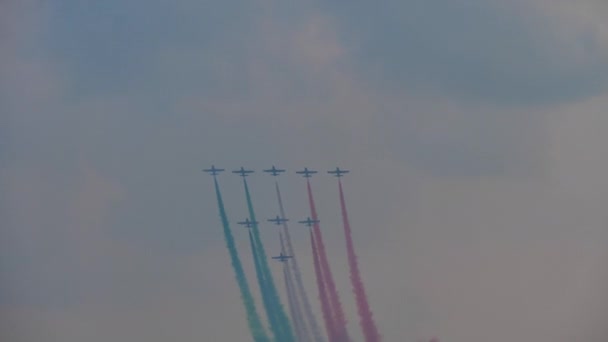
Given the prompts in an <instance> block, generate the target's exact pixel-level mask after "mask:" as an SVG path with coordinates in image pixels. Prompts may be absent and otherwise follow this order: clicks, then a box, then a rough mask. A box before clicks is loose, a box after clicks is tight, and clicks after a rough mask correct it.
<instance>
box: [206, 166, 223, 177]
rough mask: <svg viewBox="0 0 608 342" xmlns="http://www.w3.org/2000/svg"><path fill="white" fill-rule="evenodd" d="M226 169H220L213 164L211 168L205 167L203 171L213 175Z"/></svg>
mask: <svg viewBox="0 0 608 342" xmlns="http://www.w3.org/2000/svg"><path fill="white" fill-rule="evenodd" d="M222 171H224V169H218V168H216V167H215V165H211V168H210V169H204V170H203V172H207V173H210V174H211V175H212V176H215V175H218V174H219V173H220V172H222Z"/></svg>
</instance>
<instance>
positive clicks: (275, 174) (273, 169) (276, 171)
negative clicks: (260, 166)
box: [262, 165, 285, 177]
mask: <svg viewBox="0 0 608 342" xmlns="http://www.w3.org/2000/svg"><path fill="white" fill-rule="evenodd" d="M262 171H264V172H268V173H270V174H271V175H273V176H275V177H276V176H278V175H279V174H280V173H282V172H285V169H277V168H276V167H274V165H272V167H271V168H270V169H268V170H262Z"/></svg>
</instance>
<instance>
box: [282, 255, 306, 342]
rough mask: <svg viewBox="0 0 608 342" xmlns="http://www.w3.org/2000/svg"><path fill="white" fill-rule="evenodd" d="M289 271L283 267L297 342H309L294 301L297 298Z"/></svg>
mask: <svg viewBox="0 0 608 342" xmlns="http://www.w3.org/2000/svg"><path fill="white" fill-rule="evenodd" d="M287 270H288V268H287V267H286V266H283V280H284V281H285V290H286V292H287V304H288V306H289V313H290V314H291V322H292V323H293V329H294V332H295V335H296V341H298V342H300V341H307V340H306V339H305V338H304V337H303V330H302V328H303V327H302V321H301V320H300V317H298V314H297V313H296V303H295V301H294V299H295V297H294V293H293V291H294V289H293V287H292V284H291V283H290V279H289V274H287Z"/></svg>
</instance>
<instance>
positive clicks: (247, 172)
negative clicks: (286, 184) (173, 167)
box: [203, 165, 350, 178]
mask: <svg viewBox="0 0 608 342" xmlns="http://www.w3.org/2000/svg"><path fill="white" fill-rule="evenodd" d="M203 171H204V172H207V173H210V174H211V175H212V176H216V175H218V174H219V173H220V172H222V171H225V169H218V168H216V167H215V165H211V168H210V169H204V170H203ZM262 171H263V172H266V173H270V174H271V175H272V176H275V177H276V176H278V175H280V174H281V173H283V172H285V169H277V168H276V167H275V166H274V165H273V166H272V168H270V169H266V170H262ZM349 172H350V171H349V170H341V169H340V168H339V167H336V169H335V170H331V171H327V173H329V174H332V175H334V176H336V177H338V178H339V177H342V176H343V175H345V174H347V173H349ZM232 173H236V174H238V175H239V176H241V177H247V176H249V175H250V174H252V173H253V170H245V168H244V167H242V166H241V168H240V169H238V170H234V171H232ZM296 173H297V174H299V175H302V176H303V177H304V178H311V177H312V175H314V174H315V173H317V171H314V170H309V169H308V168H307V167H305V168H304V170H302V171H296Z"/></svg>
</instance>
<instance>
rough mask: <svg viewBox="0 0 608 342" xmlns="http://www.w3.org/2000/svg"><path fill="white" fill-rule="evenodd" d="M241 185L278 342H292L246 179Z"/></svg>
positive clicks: (288, 324) (291, 332)
mask: <svg viewBox="0 0 608 342" xmlns="http://www.w3.org/2000/svg"><path fill="white" fill-rule="evenodd" d="M243 185H244V187H245V197H246V200H247V209H248V211H249V220H250V221H251V222H252V231H253V238H254V241H255V247H256V252H257V253H258V257H259V260H260V266H261V270H262V274H263V275H264V280H265V285H266V288H267V289H268V295H269V297H270V300H271V303H272V305H273V306H274V313H275V314H276V315H277V322H278V323H279V324H280V326H281V331H282V334H281V336H282V338H281V340H280V342H291V341H294V336H293V330H292V328H291V324H290V323H289V319H288V318H287V314H286V313H285V309H284V308H283V305H281V301H280V298H279V295H278V293H277V289H276V286H275V285H274V280H273V278H272V274H271V273H270V267H269V266H268V259H267V258H266V252H265V251H264V245H263V244H262V239H261V238H260V231H259V229H258V225H257V220H256V218H255V211H254V210H253V202H252V200H251V194H250V193H249V186H248V185H247V179H245V177H243Z"/></svg>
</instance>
